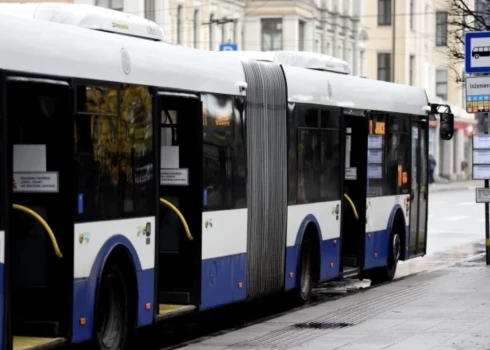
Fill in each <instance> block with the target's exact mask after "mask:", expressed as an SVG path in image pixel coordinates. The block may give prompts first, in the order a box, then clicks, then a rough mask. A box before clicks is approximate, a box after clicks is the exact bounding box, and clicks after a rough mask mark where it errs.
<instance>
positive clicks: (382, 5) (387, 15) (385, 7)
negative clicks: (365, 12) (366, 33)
mask: <svg viewBox="0 0 490 350" xmlns="http://www.w3.org/2000/svg"><path fill="white" fill-rule="evenodd" d="M378 25H379V26H390V25H391V0H378Z"/></svg>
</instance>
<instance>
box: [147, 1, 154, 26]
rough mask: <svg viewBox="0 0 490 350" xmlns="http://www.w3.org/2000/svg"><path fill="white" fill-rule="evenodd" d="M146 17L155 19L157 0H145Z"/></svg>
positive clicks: (151, 19)
mask: <svg viewBox="0 0 490 350" xmlns="http://www.w3.org/2000/svg"><path fill="white" fill-rule="evenodd" d="M145 18H146V19H149V20H150V21H155V0H145Z"/></svg>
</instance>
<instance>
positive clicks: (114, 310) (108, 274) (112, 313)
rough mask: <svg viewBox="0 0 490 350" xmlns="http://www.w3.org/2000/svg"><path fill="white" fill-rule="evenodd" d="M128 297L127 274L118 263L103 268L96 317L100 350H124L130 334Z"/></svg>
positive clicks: (97, 344) (97, 347)
mask: <svg viewBox="0 0 490 350" xmlns="http://www.w3.org/2000/svg"><path fill="white" fill-rule="evenodd" d="M128 310H129V295H128V285H127V282H126V279H125V277H124V274H123V273H122V271H121V269H120V268H119V266H118V265H116V264H109V266H107V267H106V268H104V273H103V275H102V278H101V280H100V284H99V290H98V296H97V307H96V314H95V343H96V344H95V345H96V349H98V350H122V349H124V348H125V347H126V344H127V339H128V334H129V330H130V327H129V312H128Z"/></svg>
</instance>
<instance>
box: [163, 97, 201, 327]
mask: <svg viewBox="0 0 490 350" xmlns="http://www.w3.org/2000/svg"><path fill="white" fill-rule="evenodd" d="M158 95H159V98H158V102H159V107H158V108H159V110H160V115H161V121H160V127H159V128H160V134H159V136H160V137H159V139H160V141H159V142H160V151H161V154H160V187H159V191H160V195H159V196H160V206H159V233H158V235H159V237H158V248H157V249H158V254H157V255H158V258H157V259H158V282H157V283H158V292H159V293H158V303H159V305H160V307H159V316H161V317H167V316H168V315H169V314H172V313H181V312H185V311H189V310H190V311H191V310H192V309H193V308H194V306H195V305H197V304H198V303H199V300H198V298H199V295H200V282H201V279H200V276H201V275H200V272H201V271H200V261H201V249H200V241H201V239H200V231H201V217H202V142H201V140H202V118H203V117H202V104H201V101H200V99H199V96H197V95H194V94H184V93H173V92H163V91H160V92H159V93H158ZM157 317H158V316H157Z"/></svg>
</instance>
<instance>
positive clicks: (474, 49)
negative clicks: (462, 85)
mask: <svg viewBox="0 0 490 350" xmlns="http://www.w3.org/2000/svg"><path fill="white" fill-rule="evenodd" d="M464 66H465V70H466V73H490V32H468V33H466V34H465V47H464Z"/></svg>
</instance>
